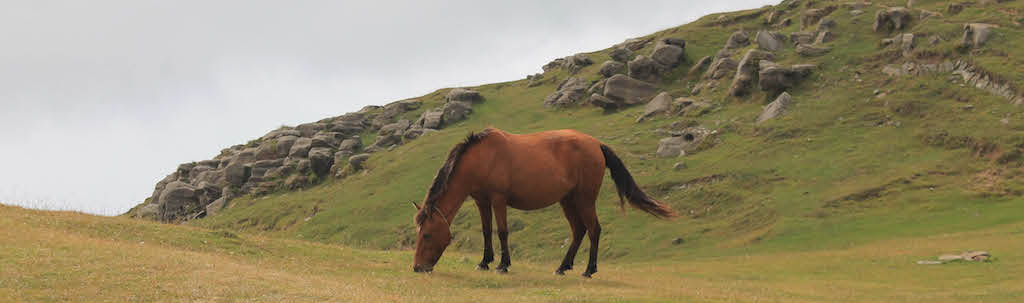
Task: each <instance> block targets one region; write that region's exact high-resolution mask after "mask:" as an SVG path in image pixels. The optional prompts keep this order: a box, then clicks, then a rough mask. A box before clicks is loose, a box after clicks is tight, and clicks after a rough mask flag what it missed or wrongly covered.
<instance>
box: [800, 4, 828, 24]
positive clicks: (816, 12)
mask: <svg viewBox="0 0 1024 303" xmlns="http://www.w3.org/2000/svg"><path fill="white" fill-rule="evenodd" d="M836 8H837V7H836V6H828V7H825V8H815V9H809V10H805V11H804V13H803V18H802V19H801V24H800V28H808V27H812V26H816V25H818V22H821V19H822V18H825V16H828V15H829V14H832V12H833V11H835V10H836Z"/></svg>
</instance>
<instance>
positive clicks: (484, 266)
mask: <svg viewBox="0 0 1024 303" xmlns="http://www.w3.org/2000/svg"><path fill="white" fill-rule="evenodd" d="M476 270H491V267H490V266H487V264H478V265H477V266H476Z"/></svg>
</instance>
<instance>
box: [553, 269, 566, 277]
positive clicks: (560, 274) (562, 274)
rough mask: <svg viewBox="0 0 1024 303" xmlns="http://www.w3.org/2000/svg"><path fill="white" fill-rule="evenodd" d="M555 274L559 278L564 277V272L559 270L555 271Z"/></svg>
mask: <svg viewBox="0 0 1024 303" xmlns="http://www.w3.org/2000/svg"><path fill="white" fill-rule="evenodd" d="M555 274H556V275H559V276H564V275H565V271H564V270H561V269H559V270H556V271H555Z"/></svg>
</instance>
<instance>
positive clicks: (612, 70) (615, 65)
mask: <svg viewBox="0 0 1024 303" xmlns="http://www.w3.org/2000/svg"><path fill="white" fill-rule="evenodd" d="M625 69H626V64H625V63H622V62H618V61H611V60H609V61H605V62H604V63H602V64H601V71H600V72H601V75H602V76H605V77H611V76H613V75H615V74H621V73H623V72H624V71H625Z"/></svg>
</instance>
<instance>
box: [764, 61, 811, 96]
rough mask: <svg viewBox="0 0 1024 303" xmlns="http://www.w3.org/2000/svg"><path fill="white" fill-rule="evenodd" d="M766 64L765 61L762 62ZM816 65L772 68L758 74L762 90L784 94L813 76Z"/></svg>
mask: <svg viewBox="0 0 1024 303" xmlns="http://www.w3.org/2000/svg"><path fill="white" fill-rule="evenodd" d="M761 62H765V61H761ZM813 68H814V65H797V66H794V67H782V66H777V65H776V66H770V67H767V68H762V69H761V70H760V72H758V84H759V85H760V86H761V90H764V91H772V92H776V93H778V92H782V91H784V90H787V89H789V88H792V87H794V86H796V85H797V83H799V82H800V81H801V80H803V79H804V78H806V77H807V76H808V75H810V74H811V71H812V69H813Z"/></svg>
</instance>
